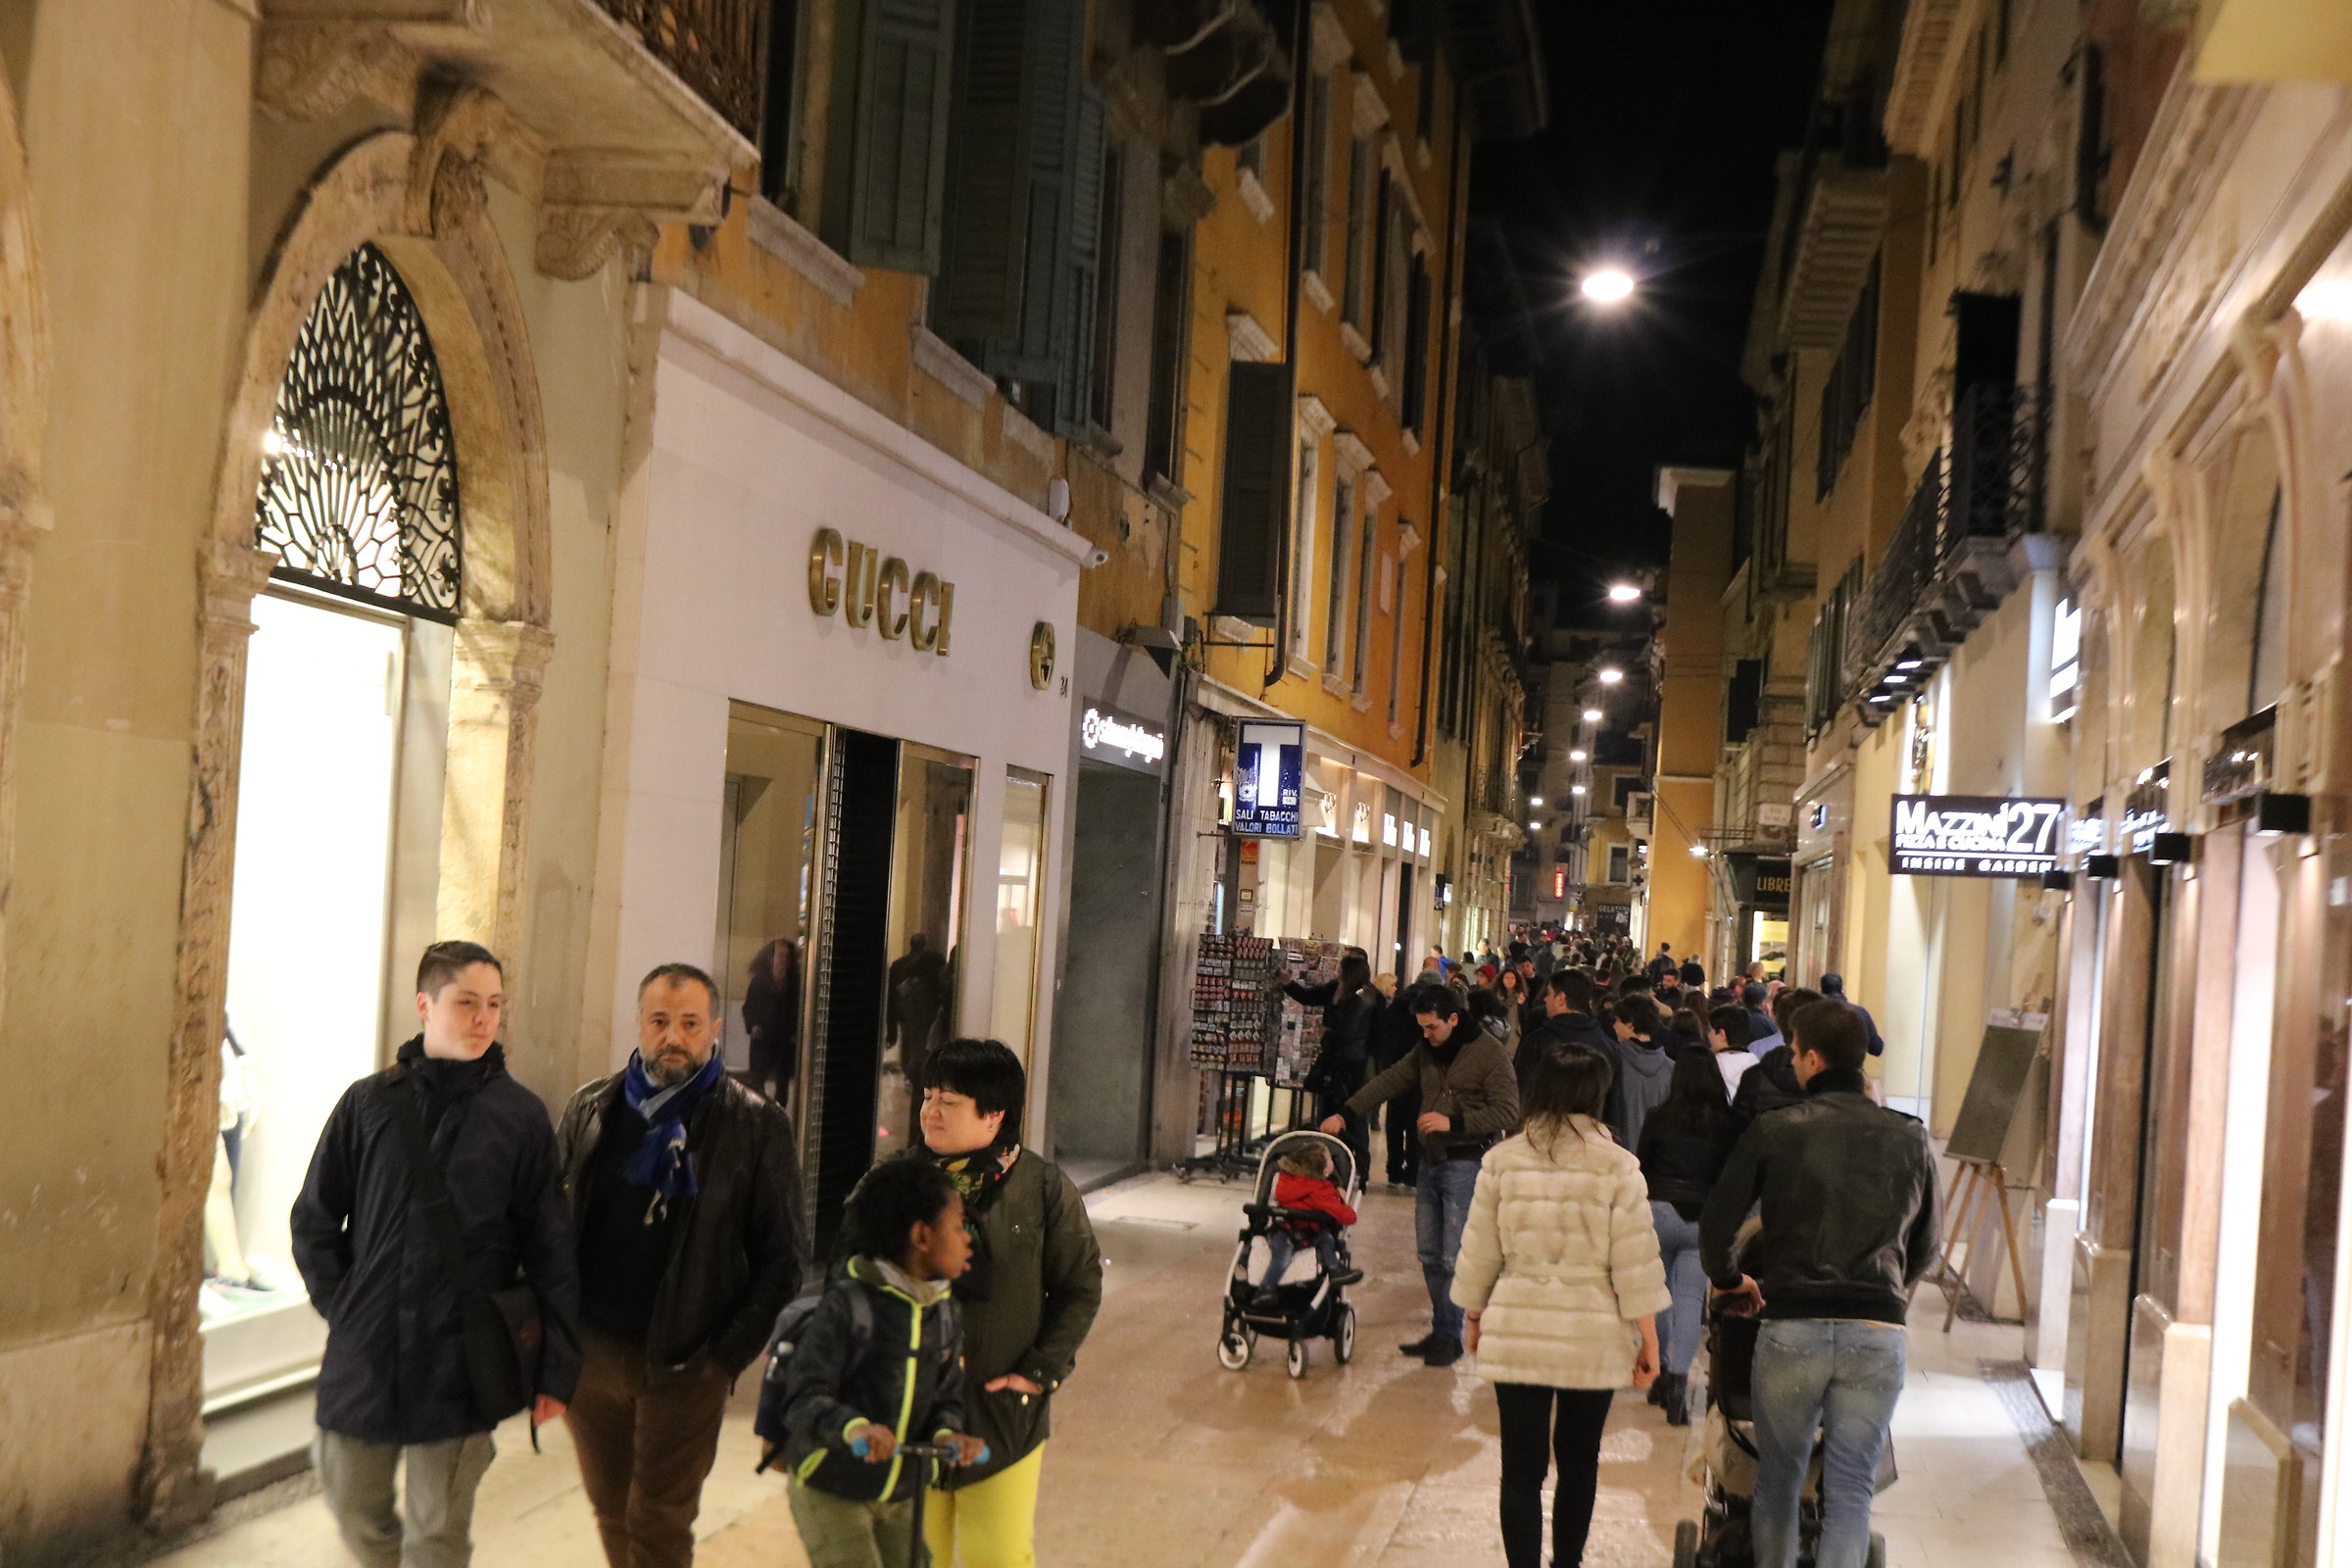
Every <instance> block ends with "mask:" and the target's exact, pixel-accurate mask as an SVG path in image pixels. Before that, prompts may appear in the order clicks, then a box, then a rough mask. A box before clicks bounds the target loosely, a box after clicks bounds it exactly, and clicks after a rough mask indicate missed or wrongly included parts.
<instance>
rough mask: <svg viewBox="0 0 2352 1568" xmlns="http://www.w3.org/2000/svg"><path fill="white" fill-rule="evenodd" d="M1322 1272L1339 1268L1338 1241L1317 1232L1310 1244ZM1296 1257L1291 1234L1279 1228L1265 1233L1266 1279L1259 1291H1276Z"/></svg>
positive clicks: (1297, 1251)
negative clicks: (1321, 1266) (1321, 1267)
mask: <svg viewBox="0 0 2352 1568" xmlns="http://www.w3.org/2000/svg"><path fill="white" fill-rule="evenodd" d="M1310 1245H1312V1246H1313V1248H1314V1250H1315V1256H1316V1258H1317V1259H1318V1260H1320V1262H1321V1263H1322V1265H1323V1272H1324V1273H1326V1274H1329V1273H1332V1272H1334V1271H1335V1270H1337V1269H1338V1268H1339V1266H1340V1240H1339V1238H1338V1237H1336V1236H1333V1235H1332V1234H1331V1233H1330V1232H1328V1231H1318V1232H1317V1233H1316V1234H1315V1239H1314V1241H1313V1243H1312V1244H1310ZM1298 1255H1299V1244H1298V1243H1297V1242H1294V1241H1292V1240H1291V1233H1290V1232H1289V1231H1287V1230H1284V1229H1283V1228H1282V1227H1280V1226H1276V1227H1275V1228H1274V1229H1272V1230H1270V1231H1268V1232H1266V1277H1265V1279H1264V1280H1263V1281H1261V1282H1260V1283H1259V1285H1258V1289H1259V1290H1261V1291H1271V1290H1277V1289H1279V1288H1280V1287H1281V1285H1282V1277H1283V1275H1284V1274H1286V1273H1288V1272H1290V1267H1291V1259H1292V1258H1294V1257H1296V1256H1298Z"/></svg>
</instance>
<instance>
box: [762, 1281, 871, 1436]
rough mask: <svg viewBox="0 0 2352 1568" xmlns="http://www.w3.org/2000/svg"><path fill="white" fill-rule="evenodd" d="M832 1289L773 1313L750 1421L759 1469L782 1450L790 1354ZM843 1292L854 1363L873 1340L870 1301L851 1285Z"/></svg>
mask: <svg viewBox="0 0 2352 1568" xmlns="http://www.w3.org/2000/svg"><path fill="white" fill-rule="evenodd" d="M832 1291H833V1286H831V1285H827V1286H826V1287H825V1289H824V1290H822V1291H819V1292H817V1293H816V1294H815V1295H814V1296H804V1297H802V1298H800V1299H798V1300H793V1301H787V1302H785V1303H784V1310H783V1311H781V1312H778V1313H777V1314H776V1328H775V1332H774V1333H773V1334H771V1335H770V1336H769V1337H768V1348H767V1368H766V1370H765V1371H763V1372H761V1373H760V1413H759V1414H758V1415H757V1416H755V1417H754V1418H753V1421H752V1430H753V1431H754V1432H756V1433H758V1434H759V1436H760V1465H759V1468H760V1470H765V1469H766V1468H767V1467H768V1466H769V1465H771V1464H773V1463H774V1462H775V1461H776V1459H777V1457H778V1456H779V1455H781V1454H782V1453H783V1451H784V1437H785V1430H784V1380H785V1379H786V1378H787V1377H788V1376H789V1375H790V1374H791V1372H792V1357H793V1353H794V1352H795V1351H796V1350H798V1349H799V1348H800V1344H801V1337H802V1336H803V1335H804V1334H805V1333H807V1332H808V1328H809V1320H810V1319H811V1318H813V1317H815V1316H816V1309H817V1308H818V1307H819V1306H821V1305H823V1304H824V1299H825V1298H826V1297H827V1296H829V1295H830V1294H832ZM846 1294H847V1295H848V1297H849V1299H850V1344H851V1350H852V1353H851V1356H850V1362H851V1364H852V1365H853V1366H854V1365H856V1364H857V1363H858V1362H860V1361H862V1360H864V1359H865V1351H866V1348H867V1347H868V1346H870V1345H872V1344H873V1342H874V1303H873V1301H872V1300H871V1299H869V1298H868V1297H867V1296H866V1294H865V1292H864V1291H863V1290H862V1289H860V1288H858V1287H857V1286H855V1285H853V1286H851V1287H850V1289H849V1291H848V1292H847V1293H846Z"/></svg>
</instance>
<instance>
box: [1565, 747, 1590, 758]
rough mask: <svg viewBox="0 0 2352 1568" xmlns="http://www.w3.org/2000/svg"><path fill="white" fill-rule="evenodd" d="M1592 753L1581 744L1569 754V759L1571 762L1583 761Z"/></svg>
mask: <svg viewBox="0 0 2352 1568" xmlns="http://www.w3.org/2000/svg"><path fill="white" fill-rule="evenodd" d="M1592 755H1593V754H1592V753H1591V752H1588V751H1586V750H1585V749H1584V748H1583V747H1582V746H1579V747H1578V748H1577V749H1576V750H1575V751H1573V752H1570V753H1569V754H1568V760H1570V761H1571V762H1581V761H1583V760H1585V759H1586V758H1588V757H1590V756H1592Z"/></svg>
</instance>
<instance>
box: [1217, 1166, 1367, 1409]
mask: <svg viewBox="0 0 2352 1568" xmlns="http://www.w3.org/2000/svg"><path fill="white" fill-rule="evenodd" d="M1309 1146H1320V1147H1321V1148H1322V1149H1323V1150H1324V1152H1327V1153H1328V1154H1330V1156H1331V1176H1330V1181H1331V1184H1332V1185H1333V1186H1334V1187H1337V1188H1338V1189H1339V1190H1340V1195H1341V1196H1342V1197H1343V1198H1345V1199H1346V1200H1347V1201H1348V1206H1349V1207H1350V1208H1352V1207H1354V1206H1355V1205H1356V1204H1357V1203H1358V1202H1360V1201H1362V1198H1363V1188H1364V1181H1363V1172H1362V1171H1361V1170H1359V1169H1358V1168H1357V1167H1356V1161H1355V1152H1354V1151H1352V1150H1350V1149H1349V1148H1348V1146H1347V1145H1346V1144H1344V1143H1342V1142H1340V1140H1338V1139H1337V1138H1333V1137H1331V1136H1330V1135H1329V1134H1327V1133H1319V1132H1313V1131H1310V1130H1305V1129H1301V1130H1299V1131H1296V1132H1287V1133H1284V1134H1283V1135H1282V1136H1281V1137H1279V1138H1277V1139H1275V1140H1274V1141H1273V1142H1272V1143H1270V1144H1268V1145H1267V1146H1266V1152H1265V1153H1264V1155H1263V1156H1262V1157H1261V1158H1260V1159H1259V1160H1258V1162H1257V1191H1256V1194H1255V1195H1254V1201H1251V1202H1249V1203H1247V1204H1244V1205H1243V1208H1242V1212H1243V1213H1244V1214H1245V1215H1247V1216H1248V1217H1249V1223H1248V1224H1247V1225H1246V1226H1244V1227H1243V1229H1242V1233H1241V1242H1240V1245H1239V1246H1237V1247H1236V1248H1235V1249H1234V1252H1233V1268H1232V1269H1231V1270H1230V1272H1229V1273H1228V1276H1227V1278H1226V1281H1225V1315H1224V1322H1223V1324H1222V1325H1221V1326H1220V1327H1219V1329H1218V1330H1217V1362H1218V1364H1219V1365H1220V1366H1223V1367H1224V1368H1225V1369H1226V1370H1227V1371H1228V1372H1239V1371H1241V1370H1242V1368H1244V1367H1246V1366H1248V1365H1249V1364H1250V1356H1251V1355H1252V1354H1253V1353H1254V1352H1255V1351H1256V1349H1257V1337H1258V1335H1259V1334H1260V1333H1266V1334H1279V1335H1281V1336H1282V1337H1283V1339H1284V1340H1286V1341H1287V1342H1289V1345H1290V1349H1289V1353H1288V1355H1287V1356H1286V1358H1285V1364H1286V1365H1287V1366H1288V1367H1289V1369H1290V1374H1291V1376H1292V1377H1294V1378H1303V1377H1305V1376H1306V1366H1307V1348H1306V1344H1307V1341H1309V1340H1324V1339H1327V1340H1329V1341H1331V1353H1332V1356H1333V1358H1334V1359H1335V1360H1337V1361H1338V1362H1339V1363H1340V1364H1341V1365H1342V1366H1346V1365H1347V1364H1348V1357H1350V1356H1352V1355H1353V1354H1355V1308H1354V1307H1353V1306H1351V1305H1349V1304H1348V1296H1347V1285H1346V1283H1345V1281H1344V1280H1343V1279H1341V1278H1338V1277H1335V1276H1334V1275H1333V1274H1331V1273H1329V1272H1327V1271H1326V1270H1325V1269H1324V1267H1323V1263H1322V1259H1321V1258H1320V1257H1319V1256H1318V1255H1317V1252H1316V1248H1315V1242H1316V1240H1317V1238H1319V1237H1324V1236H1329V1237H1332V1238H1333V1239H1334V1240H1335V1242H1336V1244H1337V1245H1336V1248H1335V1252H1336V1256H1337V1258H1338V1261H1339V1266H1340V1267H1341V1268H1342V1269H1346V1270H1348V1278H1353V1277H1355V1276H1354V1274H1353V1270H1352V1265H1351V1262H1350V1259H1349V1258H1348V1231H1347V1227H1345V1226H1343V1225H1342V1224H1340V1222H1339V1221H1338V1219H1336V1218H1335V1217H1333V1216H1332V1215H1329V1214H1326V1213H1323V1212H1321V1211H1320V1210H1317V1209H1308V1208H1282V1207H1279V1206H1277V1205H1276V1204H1275V1202H1274V1184H1275V1182H1276V1180H1277V1179H1278V1178H1279V1177H1280V1176H1281V1174H1282V1173H1281V1171H1280V1170H1279V1169H1278V1168H1277V1167H1278V1162H1279V1161H1280V1160H1281V1159H1282V1157H1283V1156H1284V1155H1286V1154H1292V1153H1296V1152H1299V1150H1301V1149H1303V1148H1306V1147H1309ZM1277 1232H1286V1233H1288V1235H1289V1237H1290V1239H1291V1241H1292V1242H1293V1243H1294V1244H1295V1245H1296V1247H1297V1250H1296V1251H1294V1252H1293V1253H1292V1254H1291V1261H1290V1266H1289V1267H1288V1268H1286V1269H1285V1270H1284V1271H1283V1275H1282V1278H1281V1279H1279V1280H1276V1281H1274V1282H1273V1284H1274V1301H1273V1303H1272V1304H1271V1305H1261V1304H1259V1302H1258V1299H1257V1298H1258V1296H1259V1293H1260V1290H1261V1288H1262V1287H1263V1286H1264V1285H1265V1284H1266V1269H1267V1265H1268V1264H1269V1263H1271V1262H1272V1260H1273V1252H1272V1249H1271V1246H1270V1243H1271V1239H1272V1237H1273V1236H1274V1235H1275V1234H1276V1233H1277Z"/></svg>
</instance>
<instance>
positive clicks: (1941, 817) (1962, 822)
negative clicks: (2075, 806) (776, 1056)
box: [1891, 795, 2066, 876]
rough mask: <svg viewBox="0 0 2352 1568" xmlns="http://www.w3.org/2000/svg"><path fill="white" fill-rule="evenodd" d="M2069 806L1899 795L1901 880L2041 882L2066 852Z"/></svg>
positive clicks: (1897, 867) (1896, 850) (1897, 866)
mask: <svg viewBox="0 0 2352 1568" xmlns="http://www.w3.org/2000/svg"><path fill="white" fill-rule="evenodd" d="M2065 826H2066V803H2065V802H2064V801H2018V800H2010V799H2008V798H2006V797H2003V796H1998V795H1897V796H1896V797H1895V798H1894V838H1893V841H1892V842H1893V850H1892V860H1893V864H1892V867H1891V869H1892V870H1893V872H1894V874H1895V875H1897V876H2037V875H2039V874H2040V873H2042V872H2044V871H2048V870H2052V869H2054V868H2056V866H2057V864H2058V857H2059V855H2060V854H2061V853H2062V852H2063V851H2064V850H2065V849H2066V836H2065V833H2064V828H2065Z"/></svg>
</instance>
